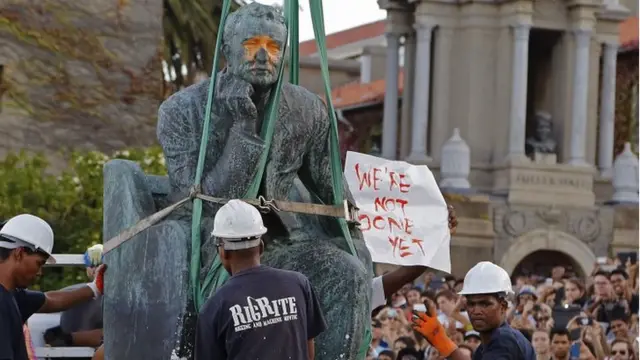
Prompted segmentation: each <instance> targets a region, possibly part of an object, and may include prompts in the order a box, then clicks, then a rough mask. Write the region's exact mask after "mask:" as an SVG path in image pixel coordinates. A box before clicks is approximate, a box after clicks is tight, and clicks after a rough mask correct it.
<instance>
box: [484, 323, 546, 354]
mask: <svg viewBox="0 0 640 360" xmlns="http://www.w3.org/2000/svg"><path fill="white" fill-rule="evenodd" d="M473 360H536V353H535V351H533V346H531V343H530V342H529V340H527V339H526V338H525V337H524V335H522V333H521V332H520V331H518V330H515V329H513V328H512V327H511V326H509V325H507V324H506V323H503V324H502V325H500V326H499V327H497V328H496V329H494V330H493V332H491V340H489V343H488V344H481V345H480V346H478V349H476V351H475V353H474V354H473Z"/></svg>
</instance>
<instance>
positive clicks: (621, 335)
mask: <svg viewBox="0 0 640 360" xmlns="http://www.w3.org/2000/svg"><path fill="white" fill-rule="evenodd" d="M610 320H611V322H610V323H609V327H610V329H611V331H610V332H609V336H608V338H607V340H608V343H609V344H613V341H614V340H624V341H628V342H632V341H634V339H635V338H636V337H637V336H638V334H634V333H632V332H631V331H630V329H629V316H628V315H627V314H626V313H625V312H623V311H614V312H612V313H611V318H610Z"/></svg>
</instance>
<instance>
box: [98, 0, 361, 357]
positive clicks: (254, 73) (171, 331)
mask: <svg viewBox="0 0 640 360" xmlns="http://www.w3.org/2000/svg"><path fill="white" fill-rule="evenodd" d="M286 42H287V31H286V27H285V23H284V17H283V14H282V11H281V10H280V9H278V8H275V7H271V6H266V5H261V4H258V3H251V4H249V5H246V6H243V7H241V8H240V9H239V10H237V11H236V12H234V13H232V14H230V15H229V17H228V19H227V22H226V24H225V28H224V33H223V39H222V47H221V49H222V51H223V55H224V57H225V59H226V67H225V68H224V69H223V70H222V71H220V72H219V73H218V80H217V84H216V88H215V91H214V98H213V110H212V113H211V126H210V130H209V139H208V144H207V148H206V160H205V166H204V172H203V175H202V182H201V186H202V193H204V194H206V195H210V196H214V197H220V198H226V199H233V198H243V196H244V195H245V193H246V191H247V188H248V186H249V184H250V183H251V181H252V179H253V177H254V176H255V173H256V169H257V164H258V161H259V158H260V156H261V154H262V152H263V151H264V150H265V142H264V140H263V139H262V138H261V137H260V135H259V132H260V129H261V126H262V122H263V119H264V118H265V113H266V105H267V102H268V99H269V95H270V91H271V90H272V88H273V87H274V86H273V85H274V84H275V83H276V81H277V77H278V69H279V67H280V66H281V65H282V63H283V48H284V45H285V44H286ZM208 87H209V80H205V81H203V82H201V83H199V84H196V85H193V86H190V87H188V88H186V89H184V90H182V91H180V92H178V93H176V94H174V95H172V96H171V97H170V98H168V99H167V100H166V101H165V102H164V103H163V104H162V105H161V106H160V109H159V114H158V130H157V134H158V140H159V142H160V144H161V146H162V148H163V151H164V154H165V159H166V165H167V170H168V173H169V177H168V181H167V179H166V178H163V177H157V176H148V175H145V174H144V173H143V172H142V171H141V170H140V168H139V167H138V166H137V165H136V164H135V163H132V162H129V161H124V160H113V161H110V162H109V163H107V164H106V165H105V169H104V176H105V188H104V194H105V195H104V238H105V240H106V239H110V238H112V237H114V236H116V235H118V234H119V233H121V232H122V231H123V230H125V229H127V228H129V227H131V226H132V225H134V224H135V223H136V222H137V221H139V220H141V219H143V218H145V217H147V216H149V215H151V214H153V213H154V212H156V211H158V210H160V209H162V208H164V207H166V206H168V205H170V204H172V203H175V202H177V201H178V200H180V199H183V198H184V197H186V196H188V194H189V189H190V188H191V187H192V186H193V184H194V181H195V180H194V178H195V173H196V164H197V161H198V154H199V147H200V139H201V135H202V131H203V122H204V117H205V115H204V110H205V108H206V103H207V94H208ZM277 111H278V116H277V119H276V120H275V131H274V135H273V142H272V145H271V148H270V149H269V157H268V162H267V165H266V168H265V172H264V176H263V182H262V186H261V190H260V195H262V196H263V197H264V198H266V199H275V200H287V201H297V202H321V203H324V204H331V203H332V182H331V172H330V160H329V159H330V150H329V133H330V119H329V117H328V114H327V109H326V106H325V104H324V103H323V102H322V101H321V99H320V98H319V97H318V96H316V95H314V94H312V93H311V92H309V91H307V90H305V89H304V88H302V87H299V86H295V85H292V84H289V83H284V84H283V85H282V91H281V97H280V102H279V104H278V105H277ZM344 184H345V187H346V182H344ZM345 194H347V195H346V196H347V197H348V198H349V199H351V195H350V193H349V192H348V189H346V188H345ZM218 208H219V205H215V204H212V203H207V202H205V205H204V208H203V216H202V225H201V239H202V246H201V258H202V267H201V269H200V278H201V282H202V281H203V280H204V275H205V274H206V273H207V271H208V270H209V269H210V268H211V265H212V263H213V262H214V260H215V257H216V256H217V253H216V247H215V244H214V241H212V240H211V239H210V235H209V234H210V233H211V230H212V227H213V216H214V214H215V212H216V211H217V210H218ZM263 216H264V222H265V226H266V227H267V228H268V233H267V234H266V236H265V243H266V249H265V253H264V256H263V258H262V261H263V263H264V264H266V265H270V266H273V267H277V268H282V269H287V270H294V271H299V272H301V273H303V274H304V275H306V276H307V277H308V278H309V279H310V281H311V282H312V284H313V286H314V288H315V289H316V291H317V293H318V295H319V298H320V301H321V304H322V307H323V310H324V313H325V317H326V320H327V324H328V330H327V331H326V332H325V333H323V334H322V335H321V336H320V337H319V338H317V339H316V352H315V353H316V359H320V360H325V359H326V360H328V359H355V358H359V357H358V354H359V353H361V350H362V349H363V348H364V349H366V348H367V347H368V343H365V331H366V330H367V327H368V326H370V320H369V319H370V312H371V309H370V297H371V279H372V277H373V266H372V263H371V257H370V254H369V252H368V250H367V248H366V246H365V244H364V241H363V239H362V234H361V233H360V231H359V230H358V229H357V228H355V227H351V229H350V231H351V236H352V238H353V242H354V245H355V248H356V250H357V257H355V256H353V255H351V254H350V253H349V251H348V248H347V243H346V240H345V238H344V237H343V235H342V232H341V230H340V228H339V226H338V225H337V223H338V222H337V220H336V219H335V218H331V217H326V216H315V215H305V214H299V213H286V212H270V213H268V214H265V215H263ZM190 254H191V207H190V205H189V206H185V207H183V208H181V209H179V210H178V211H175V212H174V213H172V214H171V215H170V216H169V217H167V218H165V219H164V220H162V221H161V222H159V223H158V224H156V225H153V226H151V227H149V228H148V229H146V230H144V231H143V232H141V233H139V234H138V235H136V236H135V237H134V238H132V239H131V240H129V241H127V242H126V243H124V244H122V245H121V246H120V247H118V248H116V249H115V250H113V251H112V252H109V253H107V255H106V257H105V262H106V263H107V264H108V266H109V277H108V279H107V280H106V284H105V286H106V287H107V290H106V293H107V294H109V296H107V297H105V299H104V321H105V325H104V328H105V337H104V339H105V353H106V356H107V359H109V360H124V359H154V360H156V359H158V360H162V359H167V360H169V359H192V357H193V356H192V350H193V342H194V333H195V330H194V326H195V321H196V318H197V313H196V311H195V307H194V303H193V301H194V299H193V297H192V289H191V286H190V281H189V267H190V257H191V256H190ZM215 270H216V271H224V270H223V269H222V268H220V269H215ZM213 291H215V290H213Z"/></svg>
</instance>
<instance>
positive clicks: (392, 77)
mask: <svg viewBox="0 0 640 360" xmlns="http://www.w3.org/2000/svg"><path fill="white" fill-rule="evenodd" d="M386 36H387V66H386V70H385V71H386V72H385V94H384V117H383V119H382V157H384V158H385V159H395V158H396V151H397V149H398V141H397V139H398V70H399V69H398V68H399V66H400V64H399V62H400V54H399V51H400V34H398V33H395V32H392V31H388V32H387V33H386Z"/></svg>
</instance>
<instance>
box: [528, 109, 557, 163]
mask: <svg viewBox="0 0 640 360" xmlns="http://www.w3.org/2000/svg"><path fill="white" fill-rule="evenodd" d="M534 125H535V135H534V136H530V137H528V138H527V143H526V152H527V154H535V153H539V154H555V153H556V141H555V139H554V138H553V122H551V115H550V114H549V113H548V112H545V111H538V112H536V114H535V116H534Z"/></svg>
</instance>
